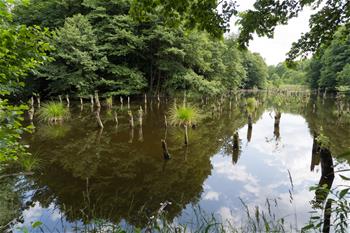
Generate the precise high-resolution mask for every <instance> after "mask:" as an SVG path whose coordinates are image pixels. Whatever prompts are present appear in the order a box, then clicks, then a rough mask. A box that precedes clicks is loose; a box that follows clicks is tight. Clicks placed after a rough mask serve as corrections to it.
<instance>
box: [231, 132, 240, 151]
mask: <svg viewBox="0 0 350 233" xmlns="http://www.w3.org/2000/svg"><path fill="white" fill-rule="evenodd" d="M232 146H233V149H234V150H236V149H239V135H238V132H235V133H234V134H233V145H232Z"/></svg>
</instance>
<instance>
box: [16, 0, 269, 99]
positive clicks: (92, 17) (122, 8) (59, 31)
mask: <svg viewBox="0 0 350 233" xmlns="http://www.w3.org/2000/svg"><path fill="white" fill-rule="evenodd" d="M67 4H68V3H67ZM79 4H80V5H79ZM133 4H134V3H133V2H131V1H104V2H101V1H93V0H89V1H88V0H84V1H69V4H68V5H69V7H68V8H67V9H66V8H65V7H64V6H62V5H61V3H59V1H56V0H50V1H45V3H42V2H41V1H37V0H33V1H32V2H31V4H30V5H29V6H21V7H18V8H16V9H15V13H16V20H17V21H19V22H22V23H26V24H27V25H34V24H40V25H41V26H49V27H50V28H51V29H52V30H53V31H54V35H53V37H52V38H51V39H50V40H49V42H50V43H51V44H52V45H54V46H55V48H56V50H55V51H53V52H52V54H51V55H52V56H53V57H54V59H55V61H54V62H52V63H50V64H48V65H45V66H42V67H41V68H40V69H39V70H38V71H37V74H36V75H33V78H32V79H30V81H29V82H28V87H30V88H31V91H35V92H39V93H45V94H46V95H56V94H60V93H61V94H62V93H66V94H73V95H79V96H84V95H87V94H89V93H93V91H94V90H99V91H100V92H101V93H103V94H104V95H106V96H111V95H133V94H139V93H141V92H145V91H150V92H151V93H159V92H167V93H169V92H174V91H177V90H192V91H194V90H195V91H196V92H198V93H200V94H209V95H216V94H219V93H223V92H225V91H231V90H234V89H237V88H240V87H244V88H254V87H257V88H264V87H265V82H266V78H267V66H266V64H265V62H264V60H263V59H262V58H261V57H260V56H259V55H258V54H252V53H250V52H249V51H239V50H238V48H237V47H238V46H237V43H236V39H235V37H234V36H231V37H228V38H226V39H224V40H220V39H216V38H212V37H211V36H210V34H209V33H207V32H205V31H202V30H200V28H197V29H195V28H192V29H191V30H189V28H191V27H190V26H189V25H188V21H187V20H185V19H182V20H180V21H178V22H177V24H178V25H177V26H176V27H175V26H173V25H169V22H168V18H166V17H165V18H164V17H163V16H162V10H164V9H163V8H159V9H158V8H155V9H154V10H152V12H150V13H148V14H147V17H141V18H138V17H136V19H135V17H134V15H133V14H134V13H135V12H134V11H133V10H134V9H132V7H133ZM52 9H57V11H56V13H55V12H53V11H52ZM65 9H66V10H65ZM44 16H45V17H44ZM180 19H181V17H180Z"/></svg>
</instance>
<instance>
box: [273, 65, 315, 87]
mask: <svg viewBox="0 0 350 233" xmlns="http://www.w3.org/2000/svg"><path fill="white" fill-rule="evenodd" d="M308 67H309V60H305V61H299V62H297V63H296V65H295V66H294V67H292V68H291V67H288V65H287V64H286V62H281V63H279V64H277V65H276V66H269V78H268V81H269V84H270V85H272V86H275V87H281V85H306V84H307V69H308Z"/></svg>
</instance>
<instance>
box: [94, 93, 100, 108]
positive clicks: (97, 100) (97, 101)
mask: <svg viewBox="0 0 350 233" xmlns="http://www.w3.org/2000/svg"><path fill="white" fill-rule="evenodd" d="M95 102H96V107H97V108H101V103H100V98H99V97H98V91H95Z"/></svg>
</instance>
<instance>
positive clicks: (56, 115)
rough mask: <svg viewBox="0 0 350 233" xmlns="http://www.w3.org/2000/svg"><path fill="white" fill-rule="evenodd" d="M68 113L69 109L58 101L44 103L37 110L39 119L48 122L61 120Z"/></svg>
mask: <svg viewBox="0 0 350 233" xmlns="http://www.w3.org/2000/svg"><path fill="white" fill-rule="evenodd" d="M69 115H70V114H69V110H68V109H67V108H66V107H65V106H64V105H63V104H62V103H58V102H49V103H45V104H43V106H42V107H41V108H40V110H39V119H40V120H41V121H45V122H49V123H53V122H54V123H55V122H58V121H63V120H65V119H67V118H68V117H69Z"/></svg>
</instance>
